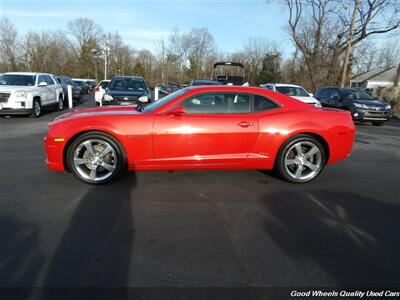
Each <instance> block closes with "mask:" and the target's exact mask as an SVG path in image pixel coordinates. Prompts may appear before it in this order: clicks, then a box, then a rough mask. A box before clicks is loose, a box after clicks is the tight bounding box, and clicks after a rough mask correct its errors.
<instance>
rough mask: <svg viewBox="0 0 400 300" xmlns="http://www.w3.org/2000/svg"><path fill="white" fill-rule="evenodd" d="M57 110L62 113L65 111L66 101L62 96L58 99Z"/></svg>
mask: <svg viewBox="0 0 400 300" xmlns="http://www.w3.org/2000/svg"><path fill="white" fill-rule="evenodd" d="M57 109H58V111H62V110H63V109H64V99H63V97H62V96H60V97H59V98H58V103H57Z"/></svg>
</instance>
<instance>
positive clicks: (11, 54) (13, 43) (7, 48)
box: [0, 17, 17, 71]
mask: <svg viewBox="0 0 400 300" xmlns="http://www.w3.org/2000/svg"><path fill="white" fill-rule="evenodd" d="M0 62H1V64H2V65H4V67H3V68H4V69H5V70H7V71H10V70H15V69H16V66H17V30H16V29H15V26H14V24H12V23H11V22H10V21H9V19H8V18H5V17H3V18H0Z"/></svg>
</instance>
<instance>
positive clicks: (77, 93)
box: [56, 75, 82, 104]
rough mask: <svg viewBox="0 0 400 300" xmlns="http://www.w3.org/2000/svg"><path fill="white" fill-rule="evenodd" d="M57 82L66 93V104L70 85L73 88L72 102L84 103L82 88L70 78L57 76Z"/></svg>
mask: <svg viewBox="0 0 400 300" xmlns="http://www.w3.org/2000/svg"><path fill="white" fill-rule="evenodd" d="M56 79H57V81H58V82H59V83H60V84H61V86H62V89H63V93H64V104H67V103H68V85H71V87H72V100H78V102H79V103H82V88H81V87H80V86H78V85H77V84H76V83H75V82H73V81H72V80H71V78H69V77H68V76H63V75H60V76H57V77H56Z"/></svg>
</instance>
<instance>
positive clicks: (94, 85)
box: [86, 80, 97, 91]
mask: <svg viewBox="0 0 400 300" xmlns="http://www.w3.org/2000/svg"><path fill="white" fill-rule="evenodd" d="M86 84H87V85H89V86H90V90H91V91H93V90H94V89H95V88H96V85H97V84H96V81H94V80H87V81H86Z"/></svg>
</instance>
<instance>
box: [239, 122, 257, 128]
mask: <svg viewBox="0 0 400 300" xmlns="http://www.w3.org/2000/svg"><path fill="white" fill-rule="evenodd" d="M238 125H239V126H240V127H249V126H253V122H247V121H242V122H239V123H238Z"/></svg>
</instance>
